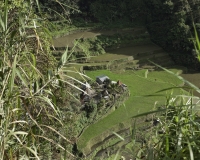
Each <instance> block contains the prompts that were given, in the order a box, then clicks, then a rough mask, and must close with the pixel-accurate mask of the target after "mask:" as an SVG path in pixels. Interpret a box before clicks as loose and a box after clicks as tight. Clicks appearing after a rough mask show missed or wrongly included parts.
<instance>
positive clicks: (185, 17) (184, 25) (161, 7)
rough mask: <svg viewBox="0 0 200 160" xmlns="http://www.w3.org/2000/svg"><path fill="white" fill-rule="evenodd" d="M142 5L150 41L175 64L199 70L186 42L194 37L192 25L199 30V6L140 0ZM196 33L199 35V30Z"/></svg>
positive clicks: (195, 1)
mask: <svg viewBox="0 0 200 160" xmlns="http://www.w3.org/2000/svg"><path fill="white" fill-rule="evenodd" d="M144 2H145V6H146V8H148V13H149V14H148V16H147V20H146V26H147V29H148V32H149V33H150V35H151V39H152V41H154V42H155V43H156V44H158V45H160V46H161V47H163V48H164V49H166V50H168V51H170V55H171V56H172V57H173V59H174V60H175V61H176V63H179V64H183V65H185V66H187V67H190V68H193V69H196V70H199V69H200V65H199V62H198V61H197V59H196V58H195V56H194V54H192V53H193V48H194V47H193V44H192V42H191V41H190V40H189V39H190V38H191V37H192V36H193V35H194V30H193V23H194V24H195V25H196V26H199V16H200V13H199V6H200V2H199V1H198V0H194V1H188V0H178V1H177V0H176V1H175V0H169V1H162V0H156V1H155V0H144ZM191 17H193V18H191ZM197 31H198V32H199V28H198V29H197ZM163 35H165V36H163ZM191 64H192V65H191Z"/></svg>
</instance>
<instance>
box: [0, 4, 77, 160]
mask: <svg viewBox="0 0 200 160" xmlns="http://www.w3.org/2000/svg"><path fill="white" fill-rule="evenodd" d="M37 5H38V1H37V0H35V1H23V0H5V1H2V2H0V9H1V10H0V13H1V14H0V35H1V39H0V159H1V160H14V159H52V157H53V155H54V152H52V150H53V151H54V150H56V148H60V149H61V150H63V151H64V153H65V159H66V157H67V156H66V155H69V157H74V155H73V154H72V153H71V152H69V151H68V150H67V149H66V147H65V146H62V145H61V143H60V142H61V141H62V142H65V143H66V144H71V141H70V140H68V139H67V138H66V137H65V136H63V135H62V133H61V132H60V130H58V129H57V128H58V127H60V128H62V126H63V125H64V124H63V122H62V114H61V111H60V109H59V107H58V106H57V105H56V104H57V102H56V99H57V97H56V96H55V93H54V91H55V90H57V89H60V88H62V83H63V82H66V83H67V84H69V85H71V86H73V87H76V86H75V85H73V83H71V82H70V81H67V80H63V79H62V78H61V77H60V75H61V73H62V72H63V68H64V67H63V66H64V65H65V64H66V63H67V62H68V59H69V57H70V56H71V55H70V54H68V51H66V52H65V53H64V54H63V56H62V57H61V61H60V63H59V65H58V67H57V68H56V63H55V62H56V61H55V59H54V57H53V56H52V55H51V51H50V45H51V37H50V36H49V35H50V34H49V31H48V28H46V27H45V26H47V22H46V21H45V20H43V19H42V17H38V15H36V14H35V7H36V6H37ZM37 7H39V6H37ZM70 78H71V79H73V77H70ZM73 80H74V79H73ZM78 82H79V81H78ZM76 88H77V87H76ZM77 89H79V88H77ZM60 91H62V90H61V89H60ZM69 92H70V91H69ZM60 94H61V92H60ZM58 139H59V140H58Z"/></svg>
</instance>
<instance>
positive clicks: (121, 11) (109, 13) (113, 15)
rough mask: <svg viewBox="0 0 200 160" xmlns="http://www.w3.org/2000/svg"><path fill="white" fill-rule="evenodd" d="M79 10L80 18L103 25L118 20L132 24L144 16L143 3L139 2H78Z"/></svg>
mask: <svg viewBox="0 0 200 160" xmlns="http://www.w3.org/2000/svg"><path fill="white" fill-rule="evenodd" d="M79 8H80V10H81V11H82V14H81V16H84V17H85V18H86V19H88V18H90V19H92V20H93V21H94V20H96V21H98V22H101V23H104V24H109V23H113V22H115V21H119V20H121V21H123V22H125V21H129V22H133V21H135V20H136V19H138V18H139V17H141V16H144V14H145V9H144V4H143V1H140V0H137V1H128V0H124V1H120V0H108V1H104V0H95V1H85V0H80V1H79Z"/></svg>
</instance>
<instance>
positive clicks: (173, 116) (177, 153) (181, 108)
mask: <svg viewBox="0 0 200 160" xmlns="http://www.w3.org/2000/svg"><path fill="white" fill-rule="evenodd" d="M194 33H195V38H194V39H193V42H194V47H195V51H196V56H197V59H198V60H199V61H200V54H199V53H200V42H199V36H198V33H197V30H196V28H195V25H194ZM152 63H153V62H152ZM155 65H156V64H155ZM157 66H158V67H160V68H162V69H163V70H165V71H166V72H168V73H170V74H172V75H174V76H176V77H177V78H179V79H180V80H182V81H183V82H184V83H185V84H187V85H188V86H189V89H190V90H192V92H191V96H188V95H177V96H175V97H173V96H171V95H170V94H169V95H167V96H166V97H167V99H166V104H165V105H164V106H159V109H157V110H155V111H152V112H149V113H145V114H142V115H137V116H136V117H141V116H147V115H150V114H152V113H154V117H156V119H157V122H158V123H157V125H155V126H154V127H153V129H152V130H149V132H150V135H151V136H149V137H148V141H147V143H146V144H145V145H144V146H143V147H142V148H141V149H140V150H139V151H138V155H140V156H139V157H136V159H147V160H152V159H156V160H183V159H187V160H189V159H190V160H195V159H199V157H200V152H199V151H200V147H199V146H200V140H199V139H200V123H199V120H200V117H199V115H200V114H199V107H200V104H199V102H200V98H199V97H195V96H193V95H192V93H193V91H197V92H200V89H199V88H198V87H197V86H195V85H194V84H192V83H190V82H188V81H187V80H185V79H184V78H182V77H181V76H178V75H176V74H174V73H173V72H171V71H169V70H167V69H165V68H163V67H161V66H159V65H157ZM136 117H135V118H136ZM146 138H147V137H146ZM141 153H142V154H141Z"/></svg>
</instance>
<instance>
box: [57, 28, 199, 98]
mask: <svg viewBox="0 0 200 160" xmlns="http://www.w3.org/2000/svg"><path fill="white" fill-rule="evenodd" d="M121 32H123V33H128V34H132V35H137V34H141V33H145V29H144V28H134V29H128V30H107V31H105V30H91V31H80V32H77V33H72V34H69V35H66V36H63V37H59V38H55V39H54V40H53V44H54V46H55V47H65V46H69V47H72V46H73V41H74V40H75V39H79V38H92V37H95V36H97V35H112V34H115V33H121ZM159 50H160V51H159ZM151 51H152V52H153V51H159V52H160V53H159V56H160V57H162V54H165V56H166V53H165V52H164V51H162V49H161V48H160V47H158V46H156V45H155V44H153V43H152V44H151V43H150V44H145V45H139V46H130V47H124V48H118V49H116V50H112V51H109V52H108V53H107V54H104V55H100V56H98V57H93V58H91V60H90V61H91V62H102V61H110V60H115V59H120V58H126V57H128V56H134V59H135V57H136V59H142V58H143V56H142V55H141V56H140V55H139V54H138V53H144V52H151ZM165 58H166V57H165ZM163 61H164V62H167V63H168V62H169V61H171V60H170V59H169V58H166V59H163ZM161 65H162V64H161ZM165 67H167V68H172V67H177V66H174V65H172V64H170V63H169V65H168V66H166V65H165ZM181 76H182V77H183V78H185V79H186V80H188V81H190V82H191V83H193V84H194V85H196V86H197V87H199V88H200V73H190V72H188V73H182V74H181ZM195 95H198V96H200V94H197V93H195Z"/></svg>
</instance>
